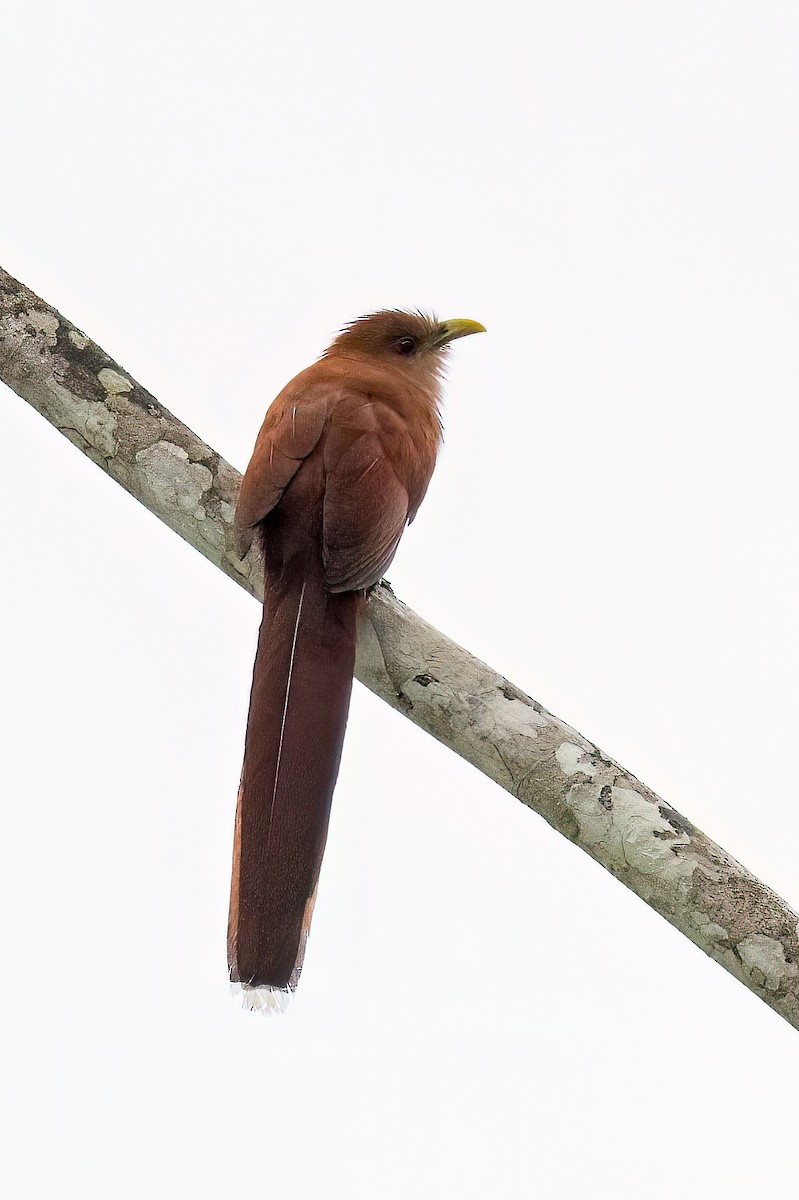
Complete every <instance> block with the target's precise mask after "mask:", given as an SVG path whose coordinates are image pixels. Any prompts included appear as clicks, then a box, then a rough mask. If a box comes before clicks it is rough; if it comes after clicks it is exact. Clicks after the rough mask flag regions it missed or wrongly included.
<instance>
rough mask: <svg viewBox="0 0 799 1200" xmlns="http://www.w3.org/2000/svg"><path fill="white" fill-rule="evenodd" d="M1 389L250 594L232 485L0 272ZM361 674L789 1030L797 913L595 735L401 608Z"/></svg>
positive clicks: (372, 635)
mask: <svg viewBox="0 0 799 1200" xmlns="http://www.w3.org/2000/svg"><path fill="white" fill-rule="evenodd" d="M0 380H2V382H4V383H6V384H8V386H9V387H11V388H13V390H14V391H15V392H17V393H18V394H19V395H20V396H22V397H23V399H25V400H27V401H28V402H29V403H30V404H32V405H33V407H34V408H36V409H37V410H38V411H39V412H40V413H41V414H42V416H44V417H46V418H47V420H48V421H50V422H51V423H52V424H53V425H55V427H56V428H57V429H60V430H61V432H62V433H63V434H64V435H65V436H66V437H67V438H69V440H70V441H71V442H73V443H74V444H75V445H76V446H78V448H79V449H81V450H82V451H83V452H84V454H86V455H88V457H89V458H91V459H92V460H93V461H94V462H96V463H97V464H98V466H100V467H102V468H103V470H104V471H107V472H108V474H109V475H111V476H112V477H113V478H114V479H116V480H117V481H118V482H119V483H121V484H122V486H123V487H124V488H126V489H127V490H128V491H129V492H130V493H131V494H132V495H134V496H135V497H136V498H137V499H138V500H140V501H141V502H142V504H144V505H146V506H147V508H149V509H151V510H152V511H153V512H154V513H156V514H157V515H158V516H159V517H160V518H161V520H162V521H165V522H166V523H167V525H169V526H170V527H171V528H172V529H174V530H175V532H176V533H179V534H180V535H181V537H183V538H185V539H186V541H187V542H189V543H190V544H191V545H192V546H194V547H195V548H196V549H198V550H199V551H201V553H202V554H204V555H205V556H206V558H209V559H210V560H211V561H212V562H213V563H215V564H216V566H218V567H220V568H221V569H222V570H223V571H225V573H226V574H227V575H229V576H230V577H231V578H232V579H235V580H236V582H237V583H239V584H241V586H242V587H244V588H246V589H247V591H249V592H251V593H253V594H254V595H258V594H259V592H260V580H259V571H258V565H257V562H256V561H255V560H254V559H252V558H251V557H248V558H246V559H244V560H242V559H240V558H239V557H238V555H237V554H236V550H235V546H234V542H233V536H232V527H231V521H232V517H233V510H234V506H235V502H236V496H237V493H238V487H239V482H240V476H239V474H238V472H237V471H235V470H234V468H233V467H231V466H230V465H229V464H228V463H226V462H225V461H224V460H223V459H222V458H220V456H219V455H218V454H217V453H216V452H215V451H214V450H212V449H211V448H210V447H209V446H207V445H206V444H205V443H204V442H203V441H201V440H200V438H198V437H197V436H196V434H194V433H192V432H191V430H189V429H187V428H186V426H185V425H183V424H182V423H181V422H180V421H179V420H177V418H176V417H174V416H173V415H172V414H171V413H170V412H168V411H167V409H165V408H164V407H163V406H162V405H161V404H160V403H159V402H158V401H157V400H156V399H155V398H154V397H153V396H151V395H150V393H149V392H147V391H145V389H144V388H143V387H141V385H140V384H138V383H137V382H136V381H135V380H134V379H132V378H131V376H130V375H129V374H128V373H127V372H126V371H125V370H123V368H122V367H120V366H119V364H118V363H116V362H114V360H113V359H111V358H110V357H109V356H108V355H107V354H106V353H105V351H104V350H101V349H100V347H99V346H97V345H95V343H94V342H92V341H91V339H90V338H88V337H87V336H86V335H85V334H84V333H82V332H81V331H80V330H79V329H76V328H75V326H74V325H72V324H70V322H69V321H67V320H66V319H65V318H64V317H62V316H61V315H60V313H58V312H56V311H55V309H53V308H51V307H50V305H49V304H46V303H45V302H44V301H43V300H40V299H39V297H38V296H36V295H34V294H33V292H31V291H29V290H28V289H27V288H26V287H24V286H23V285H22V284H20V283H18V282H17V281H16V280H14V279H12V278H11V276H9V275H8V274H6V273H5V272H4V271H2V270H0ZM368 611H369V618H370V619H369V621H366V622H364V626H363V628H362V630H361V636H360V640H359V652H358V664H357V674H358V678H359V679H361V681H362V682H363V683H365V684H366V685H367V686H368V687H370V688H371V689H372V690H373V691H375V692H376V693H377V694H378V695H380V696H381V697H382V698H383V699H384V700H386V701H387V702H388V703H389V704H391V705H392V706H393V707H394V708H397V709H399V710H400V711H401V712H403V713H405V715H406V716H408V717H409V718H410V719H411V720H412V721H414V722H416V724H417V725H419V726H421V728H422V729H426V730H427V731H428V733H431V734H432V735H433V736H434V737H436V738H438V739H439V741H441V742H443V743H444V744H445V745H447V746H449V747H450V748H451V749H452V750H454V751H455V752H456V753H458V754H460V755H461V756H462V757H463V758H465V759H466V760H467V761H468V762H470V763H472V764H473V765H474V766H476V767H477V768H478V769H479V770H480V771H482V772H483V773H484V774H486V775H488V776H489V778H491V779H493V780H495V781H496V782H497V783H498V784H500V786H501V787H503V788H506V789H507V790H508V791H509V792H511V793H512V794H513V795H514V796H516V797H518V799H519V800H521V801H522V803H524V804H526V805H528V807H530V808H532V809H534V810H535V811H536V812H537V813H540V814H541V816H543V817H544V818H545V819H546V820H547V821H549V823H550V824H551V825H553V826H554V827H555V828H556V829H557V830H559V831H560V832H561V833H562V834H563V835H564V836H565V837H567V838H569V839H570V840H571V841H573V842H574V843H575V844H576V845H578V846H580V847H581V848H582V849H583V850H585V851H586V852H587V853H588V854H590V855H591V857H592V858H595V859H596V860H597V862H599V863H601V864H602V866H603V867H606V868H607V870H608V871H610V872H611V873H612V874H613V875H615V876H616V878H617V879H619V880H621V882H622V883H624V884H626V886H627V887H628V888H630V889H631V890H632V891H634V892H635V893H636V894H637V895H639V896H640V897H641V899H642V900H645V901H646V903H647V904H649V905H651V906H652V907H653V908H654V909H656V910H657V912H659V913H661V914H662V915H663V916H664V917H666V919H667V920H668V921H670V922H671V923H672V924H673V925H675V926H676V927H677V929H679V930H680V931H681V932H682V933H684V934H685V935H686V937H688V938H690V939H691V941H693V942H695V943H696V945H697V946H699V947H701V949H702V950H704V951H705V952H706V953H707V954H709V955H710V956H711V958H714V959H715V960H716V962H718V963H720V964H721V965H722V966H723V967H726V969H727V970H728V971H730V972H731V973H732V974H733V975H734V976H735V977H736V978H737V979H739V980H740V981H741V982H742V983H744V984H746V986H747V987H748V988H750V989H751V990H752V991H753V992H755V993H756V995H758V996H760V998H761V999H762V1000H765V1001H766V1003H767V1004H769V1005H771V1007H772V1008H773V1009H775V1010H776V1011H777V1012H778V1013H780V1015H781V1016H783V1017H784V1018H785V1019H786V1020H787V1021H789V1022H790V1023H791V1024H792V1025H794V1026H796V1027H797V1028H799V917H797V914H796V913H795V912H793V911H792V910H791V909H790V908H789V907H788V905H787V904H786V903H785V901H784V900H782V899H780V897H779V896H777V895H776V894H775V893H774V892H772V891H771V890H770V889H769V888H768V887H766V885H765V884H763V883H761V882H760V880H759V879H756V878H755V877H754V876H753V875H751V874H750V873H749V872H748V871H747V870H746V869H745V868H744V867H742V866H741V864H740V863H738V862H736V861H735V859H733V858H731V857H730V855H729V854H727V853H726V852H725V851H724V850H722V849H721V847H720V846H717V845H716V844H715V843H714V842H712V841H711V840H710V838H708V837H706V836H705V835H704V834H703V833H701V832H700V831H699V830H698V829H696V828H695V827H694V826H693V825H692V824H691V822H690V821H687V820H686V819H685V818H684V817H681V816H680V814H679V813H678V812H676V811H675V810H674V809H673V808H671V806H670V805H668V804H666V803H665V802H664V801H663V800H660V799H659V798H658V797H657V796H656V795H655V794H654V793H653V792H651V791H650V790H649V788H647V787H645V786H644V785H643V784H642V783H641V782H640V781H639V780H638V779H636V778H635V776H633V775H630V774H629V773H628V772H626V771H625V770H624V769H623V768H622V767H620V766H619V765H618V763H615V762H613V760H612V759H610V758H608V757H607V755H606V754H603V753H602V752H601V751H600V750H599V749H598V748H597V747H596V746H595V745H594V744H593V743H592V742H589V741H588V740H587V739H586V738H584V737H583V736H582V735H581V734H579V733H577V732H575V730H573V729H571V728H570V727H569V726H568V725H566V724H564V722H563V721H560V720H559V719H558V718H557V717H554V716H552V714H551V713H548V712H547V711H546V710H545V709H544V708H542V707H541V705H540V704H538V703H537V702H536V701H535V700H532V699H531V698H530V697H529V696H527V695H526V694H525V693H524V692H522V691H520V690H519V688H517V687H515V686H514V685H513V684H511V683H509V682H508V680H506V679H504V678H503V677H502V676H500V675H497V674H496V673H495V672H494V671H492V670H491V669H490V667H487V666H486V665H485V664H484V663H481V662H479V661H478V660H477V659H475V658H473V657H472V656H471V655H470V654H468V653H467V651H465V650H464V649H462V648H461V647H460V646H457V645H455V643H454V642H451V641H449V639H448V638H446V637H444V635H443V634H441V633H439V632H438V631H437V630H435V629H433V628H432V627H431V626H430V625H427V624H426V623H425V622H424V621H422V620H421V618H420V617H418V616H417V615H416V614H415V613H414V612H412V611H411V610H410V609H409V608H406V606H405V605H404V604H402V603H401V602H400V601H399V600H398V599H397V598H396V597H395V596H394V594H393V593H392V591H391V589H390V588H389V587H387V586H383V587H379V588H376V589H375V590H374V592H373V594H372V596H371V597H370V600H369V605H368Z"/></svg>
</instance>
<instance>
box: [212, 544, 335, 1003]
mask: <svg viewBox="0 0 799 1200" xmlns="http://www.w3.org/2000/svg"><path fill="white" fill-rule="evenodd" d="M357 605H358V594H357V593H354V592H346V593H342V594H338V595H331V593H329V592H328V591H327V590H326V589H325V586H324V581H323V578H322V567H321V562H320V563H319V564H318V565H317V564H316V563H310V564H306V565H304V566H303V569H302V570H293V571H291V572H290V573H289V574H286V573H284V574H283V575H282V576H281V577H278V578H275V577H269V576H268V577H267V580H266V595H265V599H264V616H263V621H262V623H261V632H260V634H259V638H258V652H257V654H256V658H255V668H254V671H253V682H252V693H251V697H250V713H249V718H248V722H247V736H246V741H245V748H244V766H243V768H242V775H241V785H240V787H239V798H238V806H237V810H236V831H235V840H234V846H233V882H232V885H231V895H230V919H229V923H228V964H229V966H230V978H231V980H232V981H233V983H234V984H240V985H241V986H242V990H243V991H244V993H245V1001H248V1002H249V1003H250V1005H251V1006H252V1007H281V1005H280V1003H279V1000H280V995H279V994H280V993H283V994H284V995H283V997H282V998H283V999H285V998H286V997H287V994H288V993H289V992H290V991H293V989H294V988H295V986H296V983H297V979H298V978H299V973H300V968H301V967H302V960H303V954H304V951H305V942H306V939H307V937H308V928H309V925H310V921H311V913H312V911H313V903H314V899H315V894H316V884H317V879H318V876H319V868H320V866H321V862H322V854H323V852H324V848H325V841H326V839H327V827H328V821H329V817H330V802H331V799H332V796H333V788H334V786H335V783H336V776H337V774H338V767H339V761H340V759H341V747H342V743H343V740H344V729H345V726H346V724H347V713H348V711H349V704H350V692H351V690H352V675H353V669H354V664H355V637H356V618H357ZM255 989H258V990H259V991H260V990H261V989H266V990H267V995H266V996H264V997H263V998H261V997H258V996H257V994H255ZM249 992H253V993H254V994H252V995H250V996H248V995H247V993H249ZM272 993H277V994H276V995H274V1001H275V1002H276V1003H275V1002H273V1001H272V1000H271V994H272ZM267 1001H268V1002H267Z"/></svg>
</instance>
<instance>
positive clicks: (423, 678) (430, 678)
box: [413, 675, 438, 687]
mask: <svg viewBox="0 0 799 1200" xmlns="http://www.w3.org/2000/svg"><path fill="white" fill-rule="evenodd" d="M413 682H414V683H418V684H420V685H421V686H422V687H428V685H429V684H431V683H438V680H437V679H436V677H435V675H414V677H413Z"/></svg>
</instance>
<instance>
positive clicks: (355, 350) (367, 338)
mask: <svg viewBox="0 0 799 1200" xmlns="http://www.w3.org/2000/svg"><path fill="white" fill-rule="evenodd" d="M470 333H485V326H484V325H480V324H479V322H477V321H468V320H466V319H464V318H460V317H458V318H455V319H454V320H450V321H439V320H438V318H437V317H435V316H432V315H429V314H427V313H422V312H403V311H401V310H399V309H386V310H385V311H383V312H376V313H369V315H368V316H365V317H359V318H358V319H357V320H356V321H352V322H350V324H349V325H346V326H345V327H344V329H342V331H341V333H340V334H339V335H338V337H337V338H336V339H335V340H334V342H333V344H332V345H331V346H330V347H329V349H328V350H326V351H325V354H326V355H327V356H343V357H346V356H348V355H356V356H359V357H360V356H368V357H370V358H375V359H378V360H380V361H381V362H382V363H384V364H385V365H387V366H393V367H395V368H397V369H399V370H401V371H402V372H403V374H405V375H407V376H409V377H410V378H412V379H414V380H415V381H416V382H417V383H419V384H421V385H422V386H427V387H432V388H436V387H437V384H438V380H439V378H440V375H441V372H442V370H443V367H444V364H445V362H446V351H447V348H448V347H449V345H450V343H451V342H454V341H455V339H456V338H461V337H467V336H468V335H469V334H470Z"/></svg>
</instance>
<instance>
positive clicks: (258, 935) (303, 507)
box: [228, 311, 483, 1009]
mask: <svg viewBox="0 0 799 1200" xmlns="http://www.w3.org/2000/svg"><path fill="white" fill-rule="evenodd" d="M482 330H483V326H482V325H478V324H477V322H475V321H466V320H453V321H438V320H437V319H435V318H434V317H430V316H426V315H424V314H421V313H415V312H410V313H409V312H400V311H386V312H378V313H373V314H372V315H370V316H367V317H362V318H360V319H359V320H357V321H354V322H352V324H350V325H348V326H347V327H346V328H345V329H344V330H343V331H342V332H341V333H340V334H339V335H338V337H337V338H336V339H335V340H334V342H333V343H332V345H331V346H330V347H329V348H328V350H326V351H325V353H324V355H323V356H322V357H321V359H319V361H318V362H316V363H314V364H313V365H312V366H310V367H308V368H307V370H305V371H302V372H301V373H300V374H299V375H297V376H296V378H295V379H293V380H292V381H291V383H289V384H288V386H287V387H285V388H284V389H283V391H282V392H281V393H280V395H279V396H278V397H277V399H276V400H275V401H274V402H273V403H272V405H271V406H270V408H269V409H268V411H267V414H266V418H265V420H264V423H263V425H262V427H261V431H260V433H259V435H258V440H257V441H256V444H255V450H254V452H253V456H252V459H251V461H250V465H249V467H248V468H247V471H246V473H245V476H244V480H243V482H242V486H241V494H240V496H239V502H238V507H237V509H236V526H237V530H238V534H239V538H240V541H241V544H242V548H243V549H245V548H247V547H248V546H249V545H250V544H251V543H252V541H253V540H255V541H256V542H257V543H258V544H259V547H260V550H261V553H262V554H263V560H264V575H265V580H264V614H263V621H262V624H261V631H260V634H259V638H258V650H257V654H256V659H255V667H254V671H253V682H252V693H251V697H250V711H249V717H248V720H247V733H246V739H245V749H244V765H243V768H242V775H241V784H240V787H239V796H238V805H237V810H236V826H235V835H234V849H233V879H232V885H231V900H230V919H229V925H228V963H229V966H230V977H231V980H232V982H233V984H234V987H235V988H236V989H237V990H239V991H240V992H241V993H242V994H243V998H244V1000H245V1003H246V1004H247V1005H248V1006H250V1007H255V1008H267V1009H268V1008H280V1007H282V1002H283V1001H285V999H286V998H287V997H288V995H289V993H290V992H291V991H292V990H293V989H294V987H295V986H296V983H297V979H298V977H299V973H300V969H301V967H302V959H303V954H304V949H305V942H306V939H307V936H308V928H309V925H310V920H311V912H312V909H313V904H314V899H315V895H316V885H317V880H318V877H319V868H320V866H321V862H322V854H323V852H324V848H325V840H326V838H327V827H328V820H329V815H330V804H331V800H332V796H333V788H334V786H335V782H336V776H337V773H338V767H339V760H340V758H341V747H342V742H343V738H344V729H345V726H346V723H347V713H348V710H349V703H350V692H351V688H352V676H353V669H354V663H355V640H356V623H357V617H358V611H359V606H360V605H361V604H362V603H363V601H364V596H365V592H366V589H368V588H369V587H371V586H372V585H373V584H375V583H377V582H378V581H379V580H380V578H381V577H382V575H383V573H384V571H385V570H386V568H387V567H388V565H389V563H390V562H391V560H392V558H393V557H394V553H395V551H396V549H397V545H398V543H399V540H400V537H401V536H402V532H403V530H404V528H405V526H406V525H407V524H408V523H409V522H411V521H412V520H413V519H414V517H415V516H416V512H417V510H418V508H419V505H420V504H421V502H422V499H423V498H424V494H425V492H426V490H427V485H428V483H429V482H430V477H431V475H432V473H433V468H434V466H435V462H436V455H437V453H438V449H439V446H440V443H441V421H440V416H439V402H440V386H441V373H442V366H443V362H444V357H445V354H446V348H447V346H448V345H449V343H450V342H452V341H453V340H454V339H455V338H459V337H464V336H466V335H467V334H470V333H477V332H481V331H482Z"/></svg>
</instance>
